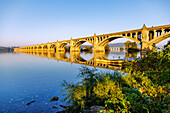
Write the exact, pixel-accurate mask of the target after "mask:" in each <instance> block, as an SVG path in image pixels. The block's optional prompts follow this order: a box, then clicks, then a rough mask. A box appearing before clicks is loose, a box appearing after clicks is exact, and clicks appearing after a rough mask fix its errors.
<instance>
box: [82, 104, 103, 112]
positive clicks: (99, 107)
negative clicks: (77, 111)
mask: <svg viewBox="0 0 170 113" xmlns="http://www.w3.org/2000/svg"><path fill="white" fill-rule="evenodd" d="M102 109H103V106H97V105H94V106H91V107H90V110H85V111H83V113H97V110H102Z"/></svg>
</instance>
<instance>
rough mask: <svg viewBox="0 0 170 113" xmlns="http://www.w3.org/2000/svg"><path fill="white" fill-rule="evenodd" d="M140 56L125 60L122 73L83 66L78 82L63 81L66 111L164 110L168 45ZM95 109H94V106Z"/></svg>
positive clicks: (169, 72)
mask: <svg viewBox="0 0 170 113" xmlns="http://www.w3.org/2000/svg"><path fill="white" fill-rule="evenodd" d="M165 47H166V49H164V50H161V51H156V49H153V50H152V51H151V52H149V53H148V54H147V56H145V57H143V58H142V59H140V60H139V59H136V60H135V61H134V62H124V67H123V68H124V72H126V73H123V72H114V73H99V72H97V70H96V69H89V68H87V67H82V68H81V69H80V73H79V75H78V77H81V78H82V80H81V81H79V82H78V83H67V82H66V81H64V82H63V86H65V89H64V90H63V91H66V92H67V94H66V98H65V101H67V102H68V105H69V106H68V107H67V108H66V110H65V112H69V113H78V112H84V113H91V112H94V113H95V112H104V113H112V112H120V113H125V112H133V113H134V112H135V113H137V112H139V113H146V112H151V113H156V112H157V113H162V112H163V113H167V112H169V111H168V107H170V104H169V100H170V93H169V92H170V83H169V81H170V45H169V43H168V45H166V46H165ZM95 108H96V109H95Z"/></svg>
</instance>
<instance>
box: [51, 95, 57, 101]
mask: <svg viewBox="0 0 170 113" xmlns="http://www.w3.org/2000/svg"><path fill="white" fill-rule="evenodd" d="M49 101H58V97H57V96H55V97H53V98H50V99H49Z"/></svg>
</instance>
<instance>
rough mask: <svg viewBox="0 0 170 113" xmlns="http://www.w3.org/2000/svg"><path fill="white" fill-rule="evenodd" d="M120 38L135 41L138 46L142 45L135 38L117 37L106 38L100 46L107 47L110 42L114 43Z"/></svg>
mask: <svg viewBox="0 0 170 113" xmlns="http://www.w3.org/2000/svg"><path fill="white" fill-rule="evenodd" d="M119 38H127V39H131V40H133V41H134V42H137V43H138V44H140V43H141V42H140V40H139V39H136V38H134V37H129V36H119V35H115V36H109V37H108V38H105V39H104V40H102V41H101V42H100V43H99V46H104V47H105V46H106V45H107V44H108V43H109V42H111V41H113V40H115V39H119Z"/></svg>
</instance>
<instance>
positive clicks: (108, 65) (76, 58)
mask: <svg viewBox="0 0 170 113" xmlns="http://www.w3.org/2000/svg"><path fill="white" fill-rule="evenodd" d="M15 52H17V53H24V54H29V55H34V56H39V57H42V58H48V59H54V60H57V61H65V62H70V63H76V64H82V65H87V66H93V67H94V68H96V67H100V68H105V69H111V70H117V71H121V70H122V63H123V62H124V61H123V60H108V59H107V58H106V57H105V54H103V53H93V58H91V59H90V60H85V59H84V58H82V57H81V56H80V52H70V56H69V57H67V56H66V53H65V52H53V51H48V52H47V51H15Z"/></svg>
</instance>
